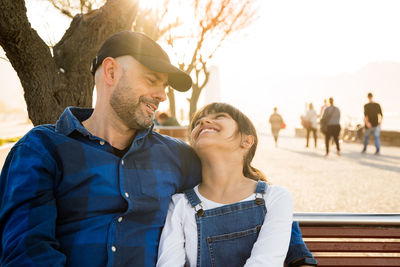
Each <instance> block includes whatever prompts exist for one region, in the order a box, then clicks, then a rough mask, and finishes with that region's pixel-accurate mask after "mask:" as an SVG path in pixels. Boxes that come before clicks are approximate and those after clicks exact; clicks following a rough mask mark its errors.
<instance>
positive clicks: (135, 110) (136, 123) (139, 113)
mask: <svg viewBox="0 0 400 267" xmlns="http://www.w3.org/2000/svg"><path fill="white" fill-rule="evenodd" d="M128 92H130V93H129V94H128ZM131 92H132V90H131V88H129V87H122V86H121V87H120V86H119V85H118V87H117V88H116V89H115V91H114V92H113V93H112V95H111V99H110V105H111V107H112V108H113V109H114V111H115V113H116V114H117V116H118V117H119V118H120V119H121V120H122V121H123V122H124V123H125V124H126V125H127V126H128V127H129V128H130V129H136V130H142V129H147V128H149V127H150V126H151V125H152V124H153V120H154V114H153V115H149V114H148V113H147V112H145V111H143V110H142V108H141V105H142V104H143V101H144V100H146V102H154V101H152V100H147V99H146V98H144V97H143V96H141V97H139V98H138V97H137V96H136V95H134V94H133V93H131ZM157 106H158V103H157Z"/></svg>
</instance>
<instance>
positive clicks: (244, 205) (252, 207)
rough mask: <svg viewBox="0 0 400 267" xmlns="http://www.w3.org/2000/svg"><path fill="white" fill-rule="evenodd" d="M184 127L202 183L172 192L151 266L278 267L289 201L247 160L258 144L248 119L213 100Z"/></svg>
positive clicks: (283, 251) (288, 223)
mask: <svg viewBox="0 0 400 267" xmlns="http://www.w3.org/2000/svg"><path fill="white" fill-rule="evenodd" d="M190 129H191V145H192V147H193V149H194V150H195V152H196V153H197V155H198V156H199V158H200V160H201V163H202V176H203V177H202V182H201V184H199V185H198V186H196V187H195V188H193V189H191V190H188V191H186V192H185V193H184V194H176V195H174V196H173V197H172V202H171V203H170V207H169V211H168V215H167V219H166V223H165V227H164V230H163V232H162V235H161V240H160V246H159V255H158V256H159V258H158V263H157V266H184V265H186V266H202V267H203V266H217V267H218V266H279V267H281V266H283V262H284V259H285V256H286V252H287V249H288V245H289V240H290V232H291V225H292V213H293V200H292V197H291V196H290V194H289V192H288V191H287V190H285V189H284V188H282V187H279V186H271V185H268V184H267V183H266V182H265V181H266V180H265V177H264V175H263V174H262V173H261V172H260V171H259V170H257V169H255V168H254V167H252V166H251V161H252V159H253V157H254V154H255V151H256V147H257V142H258V139H257V134H256V130H255V128H254V126H253V124H252V123H251V121H250V120H249V119H248V118H247V117H246V116H245V115H244V114H243V113H241V112H240V111H239V110H237V109H236V108H234V107H232V106H230V105H228V104H224V103H213V104H210V105H207V106H205V107H204V108H203V109H201V110H200V111H198V112H197V113H196V114H195V116H194V118H193V120H192V123H191V126H190Z"/></svg>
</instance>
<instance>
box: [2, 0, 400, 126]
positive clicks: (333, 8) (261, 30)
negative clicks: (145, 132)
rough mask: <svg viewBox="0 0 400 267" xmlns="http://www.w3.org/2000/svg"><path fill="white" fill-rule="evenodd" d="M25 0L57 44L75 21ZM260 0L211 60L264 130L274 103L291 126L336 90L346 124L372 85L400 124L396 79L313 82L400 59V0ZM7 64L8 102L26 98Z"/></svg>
mask: <svg viewBox="0 0 400 267" xmlns="http://www.w3.org/2000/svg"><path fill="white" fill-rule="evenodd" d="M26 2H27V5H28V7H27V9H28V16H29V19H30V21H31V24H32V26H33V27H34V28H35V29H36V30H37V31H38V32H39V34H40V35H41V36H42V38H44V39H45V40H50V41H51V42H52V43H55V42H56V41H57V40H59V39H60V38H61V36H62V35H63V34H64V32H65V29H66V28H67V27H68V25H69V20H68V19H66V18H65V17H63V16H61V15H59V14H58V13H57V11H54V10H53V9H51V8H50V7H48V4H47V3H46V1H43V0H30V1H26ZM259 3H260V9H259V19H258V20H257V21H256V22H255V23H254V24H253V25H251V26H250V27H249V28H247V29H245V30H244V31H242V32H241V33H240V34H239V35H235V36H234V37H233V38H230V39H228V40H227V41H226V42H225V44H224V45H223V46H222V47H221V48H220V49H219V50H218V52H217V53H216V55H215V57H214V58H213V59H212V61H211V62H210V65H213V66H215V68H216V69H217V70H218V71H217V72H216V73H218V75H217V76H216V77H214V78H213V79H215V80H216V81H217V82H214V83H213V85H214V86H217V87H219V88H218V89H219V90H220V99H219V100H221V101H224V102H228V103H231V104H234V105H236V106H238V107H239V108H240V109H242V110H243V111H245V112H246V113H247V114H248V115H249V117H250V118H252V119H253V121H254V122H255V124H256V125H257V126H259V128H260V129H261V131H267V127H268V125H267V119H268V116H269V114H270V113H271V112H272V108H273V107H274V106H277V107H278V110H279V111H280V112H281V114H282V115H283V117H284V119H285V120H286V121H287V124H288V128H289V129H290V128H293V127H298V126H299V125H300V123H299V122H300V121H299V116H300V115H301V113H303V112H304V106H305V104H306V103H307V102H313V103H314V105H315V106H316V107H317V109H319V107H320V106H321V105H322V101H323V99H324V98H327V97H330V96H333V97H334V98H335V99H336V101H335V102H336V104H337V105H338V106H339V108H341V109H342V114H343V119H342V123H344V122H345V120H346V118H348V117H353V118H354V119H355V120H360V119H361V117H362V106H363V104H364V103H365V102H366V97H365V96H366V94H367V92H369V91H373V92H374V93H375V95H376V100H377V101H378V102H380V103H381V105H382V106H383V110H384V112H385V111H386V112H387V114H390V116H388V119H387V120H386V121H387V126H388V128H392V129H394V128H396V127H397V126H396V125H397V124H398V125H400V123H398V120H399V119H400V113H399V110H398V109H397V104H396V105H395V104H394V101H395V99H398V98H397V96H399V95H398V93H397V92H398V91H400V88H397V87H396V86H397V85H396V86H393V94H392V93H391V92H389V93H388V92H387V90H386V91H385V94H383V92H382V94H381V95H380V91H379V90H380V89H379V88H368V86H365V88H362V89H358V91H357V92H353V93H352V98H349V97H348V95H347V93H346V91H345V92H343V90H339V89H337V90H333V89H331V88H330V89H328V88H322V87H321V88H320V89H317V88H315V86H316V85H315V84H314V81H315V80H316V79H320V78H321V77H322V78H326V77H334V76H337V75H341V74H344V73H347V74H350V75H351V74H352V73H356V72H358V71H360V70H361V69H363V68H364V67H365V66H367V65H368V64H370V63H373V62H386V61H389V62H398V63H400V49H399V47H400V35H399V34H398V32H399V28H400V16H398V10H400V1H396V0H394V1H388V0H346V1H342V0H335V1H333V0H332V1H323V0H302V1H295V0H294V1H285V0H280V1H270V0H260V1H259ZM0 56H4V55H3V54H2V53H0ZM7 65H8V66H7ZM7 67H8V69H10V68H11V67H10V64H9V63H7V62H6V61H4V60H0V68H1V70H2V73H3V74H2V76H3V77H2V78H3V80H6V81H5V82H4V83H3V85H0V86H1V87H0V89H1V91H2V98H4V97H5V96H6V97H7V98H9V99H12V100H10V101H9V103H18V105H20V104H21V101H22V100H21V89H20V85H19V84H18V78H17V77H16V75H15V74H11V73H12V69H11V70H6V71H4V69H6V68H7ZM5 73H7V74H5ZM13 75H14V76H13ZM4 84H6V86H5V85H4ZM12 84H15V86H12ZM218 85H219V86H218ZM18 86H19V87H18ZM5 91H7V92H5ZM186 97H187V95H184V94H180V95H178V99H179V104H180V105H181V106H182V107H184V108H185V109H187V105H186V100H185V98H186ZM14 98H15V99H16V100H13V99H14ZM18 99H19V100H18ZM22 102H23V101H22ZM385 107H386V109H385ZM161 108H162V109H165V108H167V105H166V104H164V105H163V106H161ZM179 108H180V107H178V110H179ZM389 126H390V127H389ZM398 129H399V130H400V126H398Z"/></svg>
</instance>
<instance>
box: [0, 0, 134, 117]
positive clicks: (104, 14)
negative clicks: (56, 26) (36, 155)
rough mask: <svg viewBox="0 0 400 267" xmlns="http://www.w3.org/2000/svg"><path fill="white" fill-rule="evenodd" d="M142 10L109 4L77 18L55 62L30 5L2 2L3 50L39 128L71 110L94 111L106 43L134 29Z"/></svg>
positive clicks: (129, 0) (128, 2) (123, 0)
mask: <svg viewBox="0 0 400 267" xmlns="http://www.w3.org/2000/svg"><path fill="white" fill-rule="evenodd" d="M137 7H138V0H136V1H135V0H108V1H107V2H106V4H105V5H104V6H103V7H102V8H100V9H98V10H94V11H92V12H90V13H88V14H79V15H76V16H75V17H74V19H73V20H72V22H71V25H70V27H69V29H68V30H67V31H66V33H65V34H64V36H63V38H62V39H61V40H60V42H59V43H58V44H57V45H56V46H55V47H54V49H53V54H54V56H52V54H51V51H50V48H49V47H48V46H47V45H46V44H45V43H44V42H43V40H42V39H41V38H40V37H39V35H38V34H37V32H36V31H35V30H34V29H32V28H31V25H30V23H29V21H28V18H27V16H26V7H25V1H23V0H1V2H0V45H1V46H2V47H3V49H4V50H5V52H6V55H7V57H8V59H9V60H10V62H11V64H12V66H13V68H14V69H15V70H16V72H17V74H18V76H19V78H20V80H21V84H22V87H23V89H24V93H25V101H26V103H27V107H28V114H29V118H30V119H31V121H32V122H33V124H34V125H38V124H44V123H54V122H55V121H56V120H57V119H58V117H59V116H60V114H61V113H62V112H63V110H64V109H65V108H66V107H67V106H79V107H90V106H91V104H92V95H93V86H94V80H93V76H92V74H91V73H90V65H91V61H92V59H93V58H94V57H95V55H96V52H97V50H98V49H99V47H100V45H101V44H102V43H103V42H104V40H105V39H106V38H107V37H109V36H110V35H111V34H113V33H115V32H118V31H122V30H129V29H131V27H132V23H133V21H134V19H135V16H136V12H137Z"/></svg>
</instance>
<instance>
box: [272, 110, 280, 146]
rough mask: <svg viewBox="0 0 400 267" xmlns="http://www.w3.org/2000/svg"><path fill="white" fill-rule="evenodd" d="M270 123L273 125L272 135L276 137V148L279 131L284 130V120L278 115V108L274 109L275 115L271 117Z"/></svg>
mask: <svg viewBox="0 0 400 267" xmlns="http://www.w3.org/2000/svg"><path fill="white" fill-rule="evenodd" d="M269 123H270V124H271V133H272V136H273V137H274V141H275V146H276V147H277V146H278V137H279V131H280V130H281V128H282V123H283V119H282V116H281V115H279V113H278V108H277V107H274V113H272V114H271V116H270V117H269Z"/></svg>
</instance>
